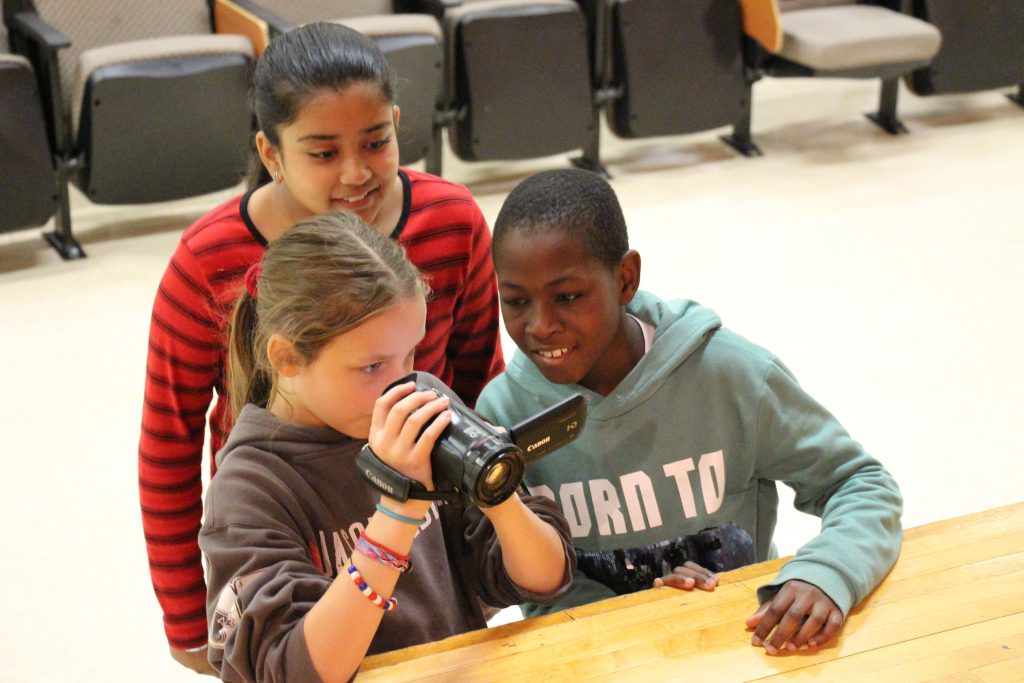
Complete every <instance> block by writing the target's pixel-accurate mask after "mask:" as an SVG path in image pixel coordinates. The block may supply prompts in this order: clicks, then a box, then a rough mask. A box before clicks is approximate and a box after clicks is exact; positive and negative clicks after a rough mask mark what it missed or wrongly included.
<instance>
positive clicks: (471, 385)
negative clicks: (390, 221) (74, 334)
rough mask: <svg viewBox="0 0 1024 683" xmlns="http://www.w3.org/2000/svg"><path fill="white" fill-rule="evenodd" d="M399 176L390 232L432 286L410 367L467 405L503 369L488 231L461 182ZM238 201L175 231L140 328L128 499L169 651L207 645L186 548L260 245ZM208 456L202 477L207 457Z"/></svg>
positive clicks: (224, 411)
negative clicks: (399, 201)
mask: <svg viewBox="0 0 1024 683" xmlns="http://www.w3.org/2000/svg"><path fill="white" fill-rule="evenodd" d="M399 175H400V177H401V180H402V183H403V190H404V195H403V196H404V200H403V210H402V216H401V218H400V219H399V222H398V226H397V228H396V229H395V232H394V233H393V234H392V237H393V238H395V239H397V240H398V242H399V243H401V244H402V245H403V246H404V247H405V249H406V252H407V254H408V257H409V260H410V261H412V262H413V263H414V264H416V266H417V267H419V268H420V270H421V271H423V272H424V273H425V274H426V275H427V278H428V282H429V284H430V287H431V289H432V296H431V298H430V300H429V301H428V303H427V326H426V327H427V330H426V337H425V338H424V339H423V341H422V342H421V343H420V345H419V346H418V347H417V349H416V361H415V367H416V369H417V370H424V371H427V372H430V373H432V374H434V375H436V376H438V377H440V378H441V379H442V380H444V381H445V383H447V384H449V385H450V386H451V387H452V388H453V389H454V390H455V391H456V393H457V394H458V395H459V396H461V397H462V398H463V399H464V400H465V401H466V402H467V403H468V404H469V405H473V404H474V403H475V402H476V398H477V396H478V395H479V393H480V391H481V390H482V389H483V387H484V385H485V384H486V383H487V381H488V380H490V379H491V378H492V377H494V376H495V375H497V374H498V373H499V372H501V371H502V370H503V369H504V360H503V355H502V350H501V342H500V337H499V329H498V325H499V322H498V303H497V301H498V300H497V284H496V281H495V277H494V267H493V265H492V262H491V253H490V248H491V237H490V231H489V229H488V227H487V223H486V221H485V219H484V217H483V214H482V213H481V212H480V208H479V207H478V206H477V204H476V202H475V201H474V200H473V198H472V197H471V196H470V194H469V191H468V190H467V189H466V188H465V187H462V186H461V185H456V184H454V183H451V182H448V181H446V180H444V179H442V178H438V177H436V176H432V175H428V174H425V173H419V172H416V171H412V170H407V169H402V170H401V171H400V172H399ZM247 201H248V195H243V196H239V197H235V198H234V199H231V200H229V201H227V202H225V203H224V204H222V205H221V206H219V207H217V208H216V209H214V210H212V211H211V212H209V213H208V214H206V215H205V216H203V217H202V218H200V219H199V220H197V221H196V222H195V223H194V224H193V225H192V226H190V227H189V228H188V229H187V230H186V231H185V232H184V233H183V235H182V238H181V241H180V243H179V244H178V247H177V249H176V250H175V252H174V255H173V256H172V257H171V261H170V263H169V264H168V266H167V270H166V271H165V273H164V276H163V278H162V280H161V282H160V286H159V288H158V290H157V294H156V299H155V301H154V304H153V315H152V320H151V323H150V336H149V356H148V360H147V364H146V384H145V400H144V404H143V412H142V435H141V438H140V440H139V452H138V467H139V498H140V503H141V508H142V526H143V531H144V533H145V537H146V550H147V553H148V555H149V566H150V574H151V577H152V581H153V589H154V591H155V592H156V595H157V599H158V600H159V602H160V605H161V608H162V609H163V614H164V630H165V632H166V634H167V638H168V641H169V642H170V644H171V646H172V647H176V648H181V649H185V648H193V647H199V646H202V645H205V644H206V640H207V621H206V583H205V581H204V578H203V566H202V560H201V555H200V551H199V545H198V535H199V527H200V522H201V518H202V511H203V489H202V476H201V475H202V462H203V444H204V441H205V432H206V427H207V413H208V412H209V428H210V448H209V453H210V454H211V456H212V454H213V453H215V452H216V451H217V450H218V449H219V448H220V447H221V445H223V443H224V439H225V437H226V435H227V433H228V431H229V430H230V410H229V407H228V406H229V401H228V399H227V394H226V382H225V376H224V373H225V368H226V365H227V362H226V335H227V329H226V325H227V322H228V319H229V318H230V315H231V311H232V308H233V305H234V301H235V299H236V297H237V295H238V292H239V288H240V287H241V286H242V279H243V276H244V275H245V271H246V270H247V269H248V268H249V266H250V265H251V264H252V263H255V262H256V261H257V260H258V259H259V258H261V257H262V255H263V252H264V250H265V249H266V241H265V240H264V239H263V237H262V235H260V233H259V231H258V230H256V228H255V226H253V224H252V222H251V220H250V219H249V216H248V212H247V210H246V204H247ZM211 403H212V404H213V409H212V411H211V410H210V406H211ZM209 463H210V474H211V476H213V475H214V473H215V465H214V464H213V458H212V457H211V458H210V461H209Z"/></svg>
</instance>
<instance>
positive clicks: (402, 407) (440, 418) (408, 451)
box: [368, 382, 451, 507]
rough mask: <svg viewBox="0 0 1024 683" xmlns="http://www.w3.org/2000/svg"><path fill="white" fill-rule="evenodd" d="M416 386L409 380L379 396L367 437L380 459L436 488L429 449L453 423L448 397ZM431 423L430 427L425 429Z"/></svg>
mask: <svg viewBox="0 0 1024 683" xmlns="http://www.w3.org/2000/svg"><path fill="white" fill-rule="evenodd" d="M415 387H416V385H415V383H413V382H406V383H405V384H400V385H398V386H396V387H392V388H391V389H389V390H388V391H387V392H385V393H384V395H383V396H381V397H380V398H378V399H377V402H376V403H375V404H374V406H373V416H372V417H371V420H370V436H369V439H368V440H369V442H370V448H372V449H373V452H374V453H376V454H377V457H378V458H380V459H381V460H382V461H384V462H385V463H387V464H388V465H390V466H391V467H393V468H394V469H396V470H398V471H399V472H401V473H402V474H403V475H405V476H406V477H408V478H409V479H412V480H414V481H418V482H420V483H421V484H423V485H424V486H425V487H426V488H427V489H428V490H433V488H434V483H433V477H432V473H431V469H430V451H431V450H432V449H433V448H434V443H435V442H436V441H437V438H438V437H439V436H440V435H441V432H443V431H444V429H445V427H447V426H448V424H449V423H450V422H451V413H450V412H449V411H448V410H447V408H448V402H449V399H448V397H447V396H438V395H437V394H435V393H434V392H433V391H414V389H415ZM435 418H436V419H435ZM431 420H433V422H431ZM428 422H429V423H430V426H428V427H426V429H424V425H426V424H427V423H428ZM421 431H422V432H423V433H422V434H421V433H420V432H421ZM389 507H390V506H389ZM428 507H429V504H428Z"/></svg>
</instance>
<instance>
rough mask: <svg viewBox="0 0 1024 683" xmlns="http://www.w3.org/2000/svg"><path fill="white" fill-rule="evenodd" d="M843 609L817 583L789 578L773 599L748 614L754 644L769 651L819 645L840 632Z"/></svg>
mask: <svg viewBox="0 0 1024 683" xmlns="http://www.w3.org/2000/svg"><path fill="white" fill-rule="evenodd" d="M842 625H843V616H842V612H841V611H840V610H839V608H838V607H837V606H836V604H835V603H834V602H832V600H831V599H830V598H829V597H828V596H827V595H826V594H825V593H824V592H823V591H822V590H821V589H819V588H818V587H817V586H814V585H811V584H808V583H805V582H803V581H788V582H786V584H784V585H783V587H782V588H781V589H780V590H779V592H778V593H776V594H775V597H773V598H772V599H771V600H769V601H768V602H766V603H765V604H763V605H761V607H760V608H759V609H758V610H757V612H755V613H754V614H753V615H752V616H750V617H748V618H747V627H748V628H753V629H754V635H753V637H752V638H751V644H752V645H754V646H761V645H763V646H764V648H765V651H766V652H767V653H768V654H769V655H774V654H778V653H779V652H780V651H781V650H783V649H785V650H788V651H790V652H795V651H797V650H799V649H800V648H801V647H803V646H805V645H807V646H809V647H820V646H822V645H824V644H826V643H828V642H829V641H831V640H832V639H833V638H834V637H835V636H836V635H838V634H839V632H840V630H841V629H842Z"/></svg>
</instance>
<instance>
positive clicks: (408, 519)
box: [377, 503, 427, 526]
mask: <svg viewBox="0 0 1024 683" xmlns="http://www.w3.org/2000/svg"><path fill="white" fill-rule="evenodd" d="M377 509H378V510H380V511H381V512H383V513H384V514H385V515H387V516H388V517H390V518H391V519H397V520H398V521H399V522H405V523H406V524H412V525H413V526H419V525H420V524H423V522H425V521H427V518H426V517H423V518H421V519H414V518H412V517H406V516H405V515H400V514H398V513H397V512H392V511H391V510H388V509H387V508H386V507H384V506H383V505H381V504H380V503H377Z"/></svg>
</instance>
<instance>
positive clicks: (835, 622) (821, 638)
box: [807, 607, 843, 647]
mask: <svg viewBox="0 0 1024 683" xmlns="http://www.w3.org/2000/svg"><path fill="white" fill-rule="evenodd" d="M842 630H843V613H842V612H840V611H839V608H838V607H837V608H835V609H834V610H832V611H831V612H829V615H828V618H827V619H826V620H825V628H824V629H823V630H822V631H821V632H820V633H818V634H817V635H814V636H812V637H811V638H810V640H808V641H807V645H808V646H809V647H821V646H823V645H827V644H828V643H830V642H831V641H832V639H833V638H835V637H836V636H838V635H839V632H840V631H842Z"/></svg>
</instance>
